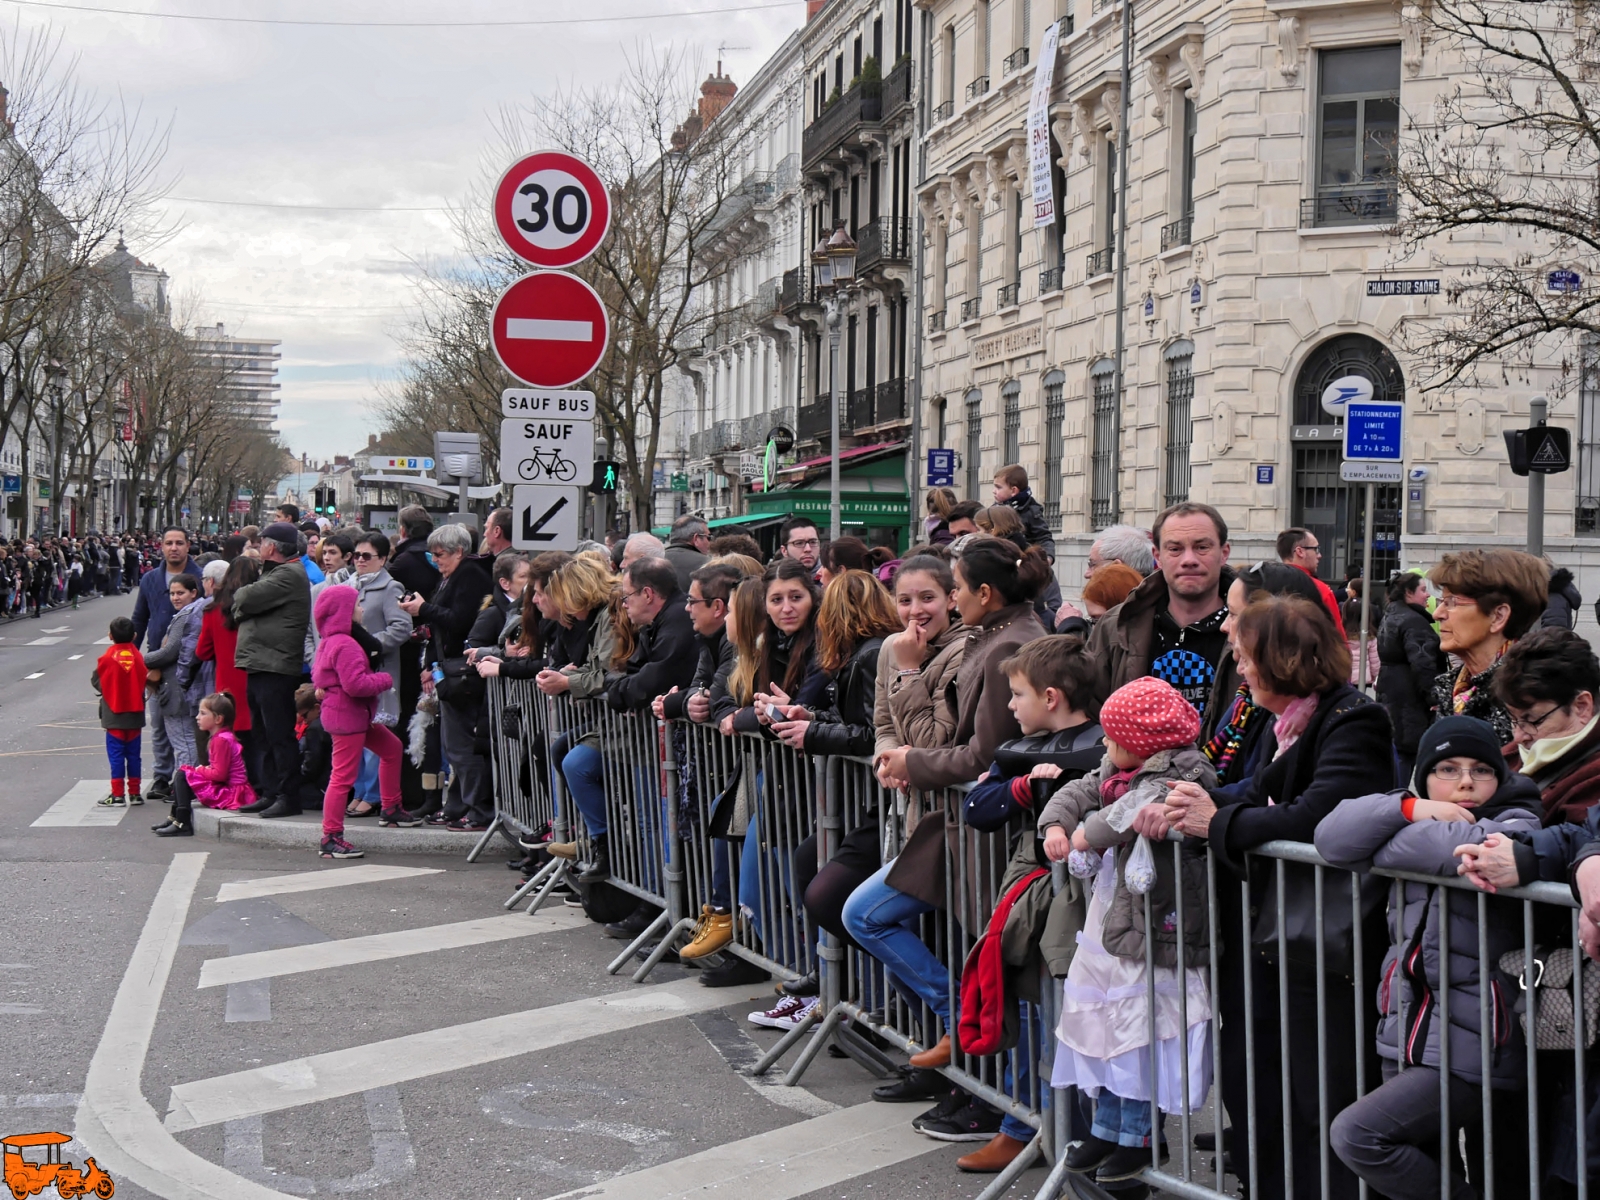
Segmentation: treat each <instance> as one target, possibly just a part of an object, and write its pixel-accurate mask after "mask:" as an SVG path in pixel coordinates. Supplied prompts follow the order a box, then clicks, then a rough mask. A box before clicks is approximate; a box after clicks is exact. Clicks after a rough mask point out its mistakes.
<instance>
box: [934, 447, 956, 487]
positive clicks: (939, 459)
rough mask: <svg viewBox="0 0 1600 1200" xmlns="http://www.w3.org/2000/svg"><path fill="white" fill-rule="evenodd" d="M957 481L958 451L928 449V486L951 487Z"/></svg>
mask: <svg viewBox="0 0 1600 1200" xmlns="http://www.w3.org/2000/svg"><path fill="white" fill-rule="evenodd" d="M955 481H956V452H955V451H954V450H929V451H928V486H929V487H950V486H951V485H952V484H954V483H955Z"/></svg>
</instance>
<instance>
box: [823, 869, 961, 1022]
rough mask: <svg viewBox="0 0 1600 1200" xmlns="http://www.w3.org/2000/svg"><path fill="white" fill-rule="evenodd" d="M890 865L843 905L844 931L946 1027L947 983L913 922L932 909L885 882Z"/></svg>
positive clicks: (943, 968)
mask: <svg viewBox="0 0 1600 1200" xmlns="http://www.w3.org/2000/svg"><path fill="white" fill-rule="evenodd" d="M893 866H894V862H893V861H892V860H891V861H890V862H886V863H884V864H883V866H881V867H879V868H878V870H877V871H876V872H875V873H874V874H873V876H872V877H871V878H870V879H868V880H867V881H866V882H865V883H863V884H862V885H861V886H860V887H858V888H857V889H856V890H855V891H853V892H852V893H850V899H848V900H846V901H845V902H844V914H843V916H844V927H845V928H846V929H847V930H849V932H850V936H851V937H853V938H855V940H856V941H857V942H858V943H860V945H861V948H862V949H863V950H865V951H866V952H867V953H868V954H870V955H872V957H873V958H875V959H877V960H878V961H879V962H881V963H882V964H883V965H884V966H886V967H888V968H889V971H890V973H891V974H892V975H893V976H894V978H895V980H896V981H897V982H898V983H900V984H902V985H903V986H905V987H907V988H909V989H910V990H911V991H912V992H913V993H915V994H916V996H917V997H918V998H919V999H920V1000H922V1001H923V1003H925V1004H926V1005H927V1006H928V1007H929V1008H931V1009H933V1011H934V1012H935V1013H937V1014H938V1016H939V1019H940V1020H941V1021H943V1022H944V1024H945V1025H946V1026H947V1027H948V1026H949V1024H950V992H949V979H948V978H947V973H946V971H945V967H944V964H943V963H941V962H940V961H939V960H938V959H937V958H935V957H934V955H933V952H932V951H931V950H929V949H928V947H927V946H925V945H924V944H923V942H922V938H921V937H920V936H918V934H917V921H918V919H919V918H920V917H921V916H922V915H923V914H924V913H930V912H932V911H933V906H932V905H928V904H924V903H923V902H922V901H921V900H918V899H916V898H915V897H913V896H908V895H906V894H905V893H904V892H900V891H896V890H895V889H894V888H892V887H890V886H889V885H888V884H887V883H885V882H884V879H885V877H886V876H887V875H888V874H889V871H890V869H891V868H892V867H893Z"/></svg>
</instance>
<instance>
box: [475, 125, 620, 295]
mask: <svg viewBox="0 0 1600 1200" xmlns="http://www.w3.org/2000/svg"><path fill="white" fill-rule="evenodd" d="M494 223H495V227H496V228H497V229H498V230H499V231H500V236H501V238H502V239H504V241H505V244H506V245H507V246H508V247H509V248H510V250H511V253H513V254H515V255H516V256H517V257H518V258H520V259H522V260H523V261H524V262H530V263H532V264H533V265H534V266H536V267H570V266H572V265H573V264H574V263H580V262H582V261H583V260H584V259H586V258H588V257H589V255H591V254H593V253H594V252H595V248H596V247H598V246H599V245H600V243H601V241H602V240H604V238H605V236H606V230H607V229H609V228H610V227H611V198H610V197H609V196H608V195H607V194H606V185H605V184H603V183H601V182H600V176H598V175H596V174H595V172H594V168H593V167H591V166H590V165H589V164H588V163H586V162H584V161H583V160H582V159H581V158H576V157H574V156H573V155H571V154H565V153H563V152H561V151H559V150H542V151H540V152H539V153H538V154H530V155H528V156H527V157H526V158H522V159H519V160H517V162H515V163H513V164H512V166H511V169H510V170H509V171H507V172H506V173H505V174H504V175H503V176H501V177H500V186H499V187H497V188H495V192H494Z"/></svg>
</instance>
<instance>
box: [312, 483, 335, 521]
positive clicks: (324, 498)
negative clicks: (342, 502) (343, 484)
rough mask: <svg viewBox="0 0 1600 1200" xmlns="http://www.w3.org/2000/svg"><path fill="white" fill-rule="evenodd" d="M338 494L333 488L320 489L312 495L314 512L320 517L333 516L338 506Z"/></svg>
mask: <svg viewBox="0 0 1600 1200" xmlns="http://www.w3.org/2000/svg"><path fill="white" fill-rule="evenodd" d="M335 499H336V493H335V492H334V490H333V489H332V488H331V487H319V488H317V489H315V491H314V492H313V493H312V497H311V503H312V511H313V512H315V513H316V514H317V515H318V516H319V517H320V516H330V517H331V516H333V514H334V512H335V510H336V508H337V505H336V504H335V503H334V501H335Z"/></svg>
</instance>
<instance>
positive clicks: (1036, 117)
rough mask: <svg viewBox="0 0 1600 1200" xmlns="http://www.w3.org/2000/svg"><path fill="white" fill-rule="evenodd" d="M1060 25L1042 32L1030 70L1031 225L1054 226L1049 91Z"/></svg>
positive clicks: (1029, 150) (1054, 205) (1037, 226)
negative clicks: (1042, 36)
mask: <svg viewBox="0 0 1600 1200" xmlns="http://www.w3.org/2000/svg"><path fill="white" fill-rule="evenodd" d="M1060 30H1061V23H1060V22H1059V21H1057V22H1054V23H1052V24H1051V25H1050V27H1049V28H1047V29H1046V30H1045V31H1044V39H1043V40H1042V41H1041V42H1040V43H1039V61H1038V63H1037V65H1035V67H1034V70H1033V96H1032V98H1031V99H1030V100H1029V101H1028V166H1029V170H1028V173H1029V175H1030V176H1031V177H1032V180H1033V225H1034V228H1035V229H1037V228H1039V227H1040V226H1041V225H1054V224H1055V223H1056V193H1055V186H1054V183H1055V181H1054V178H1053V176H1054V172H1053V171H1052V170H1051V165H1052V164H1051V161H1050V91H1051V89H1052V88H1053V87H1054V86H1055V81H1056V46H1057V44H1058V43H1059V40H1060Z"/></svg>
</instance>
